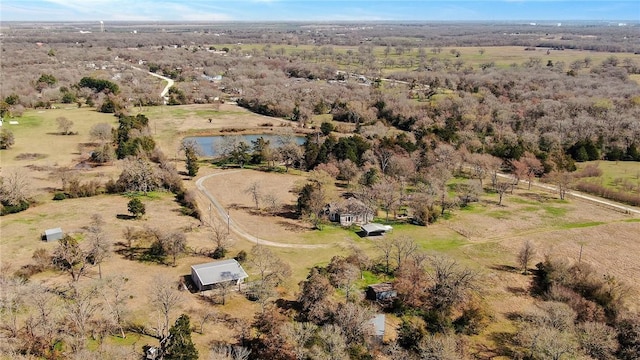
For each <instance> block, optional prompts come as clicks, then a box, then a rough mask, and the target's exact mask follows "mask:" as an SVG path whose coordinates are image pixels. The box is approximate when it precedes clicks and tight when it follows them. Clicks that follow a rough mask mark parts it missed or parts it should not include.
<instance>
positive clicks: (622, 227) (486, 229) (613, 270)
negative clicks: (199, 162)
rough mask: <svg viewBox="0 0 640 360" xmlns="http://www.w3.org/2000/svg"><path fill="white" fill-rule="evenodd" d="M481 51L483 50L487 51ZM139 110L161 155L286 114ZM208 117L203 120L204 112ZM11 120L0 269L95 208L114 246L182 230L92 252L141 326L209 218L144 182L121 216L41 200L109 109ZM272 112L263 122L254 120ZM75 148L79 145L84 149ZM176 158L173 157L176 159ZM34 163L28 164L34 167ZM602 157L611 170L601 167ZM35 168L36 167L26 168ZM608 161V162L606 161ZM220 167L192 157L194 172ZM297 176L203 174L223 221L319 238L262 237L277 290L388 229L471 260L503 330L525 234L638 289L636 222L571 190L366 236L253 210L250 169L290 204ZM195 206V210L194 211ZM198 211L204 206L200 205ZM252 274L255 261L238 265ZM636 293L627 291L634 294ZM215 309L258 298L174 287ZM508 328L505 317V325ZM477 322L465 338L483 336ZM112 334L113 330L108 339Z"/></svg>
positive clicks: (95, 172) (197, 308) (516, 296)
mask: <svg viewBox="0 0 640 360" xmlns="http://www.w3.org/2000/svg"><path fill="white" fill-rule="evenodd" d="M488 53H489V52H488V51H487V53H485V55H487V54H488ZM142 112H143V113H144V114H146V115H147V116H148V117H149V119H150V126H151V130H152V132H153V134H154V136H155V137H156V139H157V142H158V144H159V145H160V147H161V148H162V149H163V151H164V152H165V153H167V154H168V155H169V156H170V157H171V156H173V154H174V153H175V151H176V149H177V144H178V143H179V141H180V139H181V138H182V137H183V136H185V135H186V134H193V133H215V132H220V130H221V129H224V128H229V127H236V128H242V129H245V130H246V131H254V132H255V131H277V130H278V129H279V128H280V124H285V125H286V124H288V122H286V121H283V120H279V119H273V118H268V117H264V116H259V115H255V114H251V113H249V112H248V111H246V110H244V109H241V108H239V107H237V106H233V105H228V104H224V105H223V106H222V107H221V108H220V110H219V111H214V110H212V109H211V108H209V107H207V106H205V105H190V106H178V107H155V108H143V109H142ZM59 116H65V117H67V118H68V119H70V120H72V121H74V127H73V129H72V130H73V131H77V132H78V133H79V134H78V135H71V136H62V135H56V134H55V133H56V132H57V124H56V122H55V119H56V118H57V117H59ZM208 118H212V120H213V121H212V122H211V123H209V122H208ZM17 120H18V121H19V122H20V124H19V125H14V126H15V127H14V128H12V131H14V134H15V137H16V146H15V147H14V148H12V149H10V150H7V151H4V150H3V151H2V152H0V155H1V156H2V172H3V174H4V172H5V171H7V170H9V169H10V168H22V169H23V170H25V171H27V172H28V174H29V176H30V178H31V180H32V187H33V191H34V193H35V195H36V198H37V199H38V203H37V204H36V205H35V206H33V207H32V208H30V209H28V210H27V211H25V212H22V213H19V214H13V215H9V216H5V217H3V218H2V221H1V223H0V231H1V234H2V237H1V238H0V261H2V264H3V265H9V266H10V268H11V269H14V270H15V269H18V268H20V267H21V266H23V265H26V264H28V263H30V262H31V261H32V259H31V256H32V254H33V252H34V251H35V250H37V249H39V248H44V249H46V250H48V251H53V250H54V249H55V246H56V244H54V243H43V242H41V241H40V235H41V234H42V232H43V231H44V230H45V229H48V228H51V227H57V226H62V227H63V230H64V231H65V232H67V233H72V234H81V233H82V232H84V228H83V227H84V226H85V225H86V224H87V222H88V221H89V219H90V216H91V215H92V214H94V213H99V214H101V215H102V217H103V218H104V219H105V221H106V225H105V230H106V231H107V232H108V234H109V236H110V240H111V242H112V246H113V250H114V251H115V250H118V249H121V248H122V245H121V244H119V243H120V242H122V241H123V235H122V234H123V231H124V230H125V229H126V228H127V227H134V228H136V229H142V228H143V227H155V228H160V229H163V230H165V231H177V230H180V231H183V232H184V233H185V235H186V237H187V241H188V246H189V248H190V249H192V250H194V252H193V253H191V254H189V255H184V256H182V257H180V258H178V261H177V264H176V266H170V265H160V264H156V263H151V262H141V261H132V260H127V259H125V258H124V257H123V256H122V255H120V254H118V253H115V252H114V253H113V254H112V256H110V257H109V258H108V259H106V261H105V262H104V263H103V272H104V274H105V275H106V276H110V275H114V274H119V275H123V276H125V277H127V278H128V279H129V281H128V284H127V291H129V292H131V294H132V296H131V298H130V299H127V303H126V306H127V309H128V311H129V316H130V317H131V319H132V321H133V322H134V323H136V324H142V325H145V326H151V325H153V324H151V322H153V319H152V318H153V317H154V315H150V311H149V305H148V296H147V295H146V292H147V291H148V289H149V284H150V283H152V282H153V279H154V277H155V276H157V275H158V274H162V276H163V277H166V278H168V279H175V280H177V279H179V278H181V277H183V276H186V275H188V274H189V273H190V266H191V265H193V264H198V263H203V262H207V261H210V260H211V259H210V258H208V257H206V256H204V255H200V254H202V253H203V252H204V251H205V250H207V249H209V250H211V249H212V248H213V243H212V241H211V240H210V234H209V232H208V230H207V229H206V228H205V227H204V226H202V225H201V224H200V223H199V222H198V221H196V220H195V219H193V218H190V217H186V216H183V215H181V214H180V212H179V206H178V205H177V204H176V202H175V201H174V199H173V196H172V195H171V194H168V193H153V194H151V195H150V196H148V197H143V199H142V200H143V202H144V203H145V204H146V206H147V214H146V215H145V216H144V217H143V218H142V219H140V220H127V219H126V218H123V217H119V216H118V215H122V214H126V212H127V209H126V203H127V201H128V198H127V197H125V196H120V195H101V196H97V197H93V198H88V199H72V200H64V201H61V202H54V201H52V200H51V190H52V189H55V188H56V187H59V184H58V181H57V180H56V179H55V178H53V177H52V176H51V171H52V169H53V168H55V167H56V166H60V165H69V166H74V165H75V164H77V163H78V161H79V160H80V158H81V155H80V154H79V153H78V150H77V149H78V146H77V145H78V143H83V142H87V141H88V130H89V129H90V128H91V126H93V124H96V123H99V122H109V123H112V124H114V125H115V118H114V117H113V116H111V115H106V114H100V113H97V112H95V111H92V110H90V109H86V108H81V109H77V108H75V107H69V108H63V109H55V110H45V111H28V112H26V113H25V116H24V117H23V118H18V119H17ZM266 122H269V123H271V124H272V125H273V126H272V127H261V124H264V123H266ZM21 153H39V154H43V156H44V157H43V158H41V159H32V160H17V159H16V156H17V155H18V154H21ZM85 156H86V154H85ZM176 164H177V165H178V167H179V169H182V166H183V165H182V162H181V161H179V162H176ZM619 164H620V166H623V165H624V166H627V167H626V168H625V169H621V168H618V167H617V166H618V164H601V166H602V167H603V170H605V168H604V167H605V166H606V169H607V170H605V173H610V174H611V175H610V177H611V178H612V179H615V178H616V177H629V178H630V179H635V176H636V174H637V169H636V168H632V167H629V166H632V165H635V166H637V163H635V164H631V163H619ZM34 166H35V168H34ZM609 166H611V170H610V171H609ZM34 169H37V170H34ZM614 169H615V171H614ZM118 171H119V169H118V167H117V164H113V165H109V166H104V167H100V168H95V169H90V170H83V171H82V172H81V174H82V177H83V179H84V178H86V177H102V178H103V179H106V178H108V177H109V176H113V175H116V174H117V173H118ZM221 171H222V170H220V169H217V168H215V167H213V166H211V165H208V164H203V166H202V167H201V169H200V174H199V176H204V175H208V174H212V173H216V172H221ZM301 180H304V174H300V172H297V171H296V172H293V173H290V174H274V173H265V172H260V171H255V170H243V171H241V172H235V173H231V172H228V175H224V176H220V177H215V178H212V179H211V180H210V181H206V182H205V185H206V186H207V188H208V189H209V191H210V192H211V193H212V194H213V195H214V196H215V197H216V198H217V199H218V200H219V201H220V203H221V204H222V205H223V206H225V207H228V208H230V209H231V216H232V217H233V219H234V221H236V222H237V223H238V224H240V225H241V226H242V228H243V229H245V230H246V231H247V232H249V233H250V234H256V235H259V236H261V237H263V238H264V239H267V240H270V241H278V242H282V243H289V244H294V245H295V244H301V243H313V244H324V245H325V247H322V248H320V249H314V250H309V249H298V248H295V247H291V248H273V251H274V253H275V254H277V255H278V256H279V257H281V258H282V259H283V260H284V261H286V262H287V263H288V264H290V266H291V268H292V273H293V276H292V278H291V279H290V280H289V281H288V282H287V283H286V284H284V285H283V286H282V287H281V288H280V289H279V290H280V292H281V296H283V297H284V298H287V299H293V298H295V297H296V295H297V292H298V283H299V282H300V281H302V280H303V279H304V278H305V277H306V275H307V274H308V271H309V269H310V268H311V267H313V266H316V265H326V264H327V263H328V262H329V261H330V260H331V258H332V257H333V256H335V255H346V254H347V253H348V251H350V250H349V249H350V248H352V247H354V246H356V247H357V248H359V249H360V251H364V252H365V253H367V254H368V255H369V256H370V257H371V258H372V259H377V258H379V257H380V252H379V251H378V250H377V249H376V243H377V242H380V241H387V240H388V239H389V238H393V237H396V236H408V237H411V238H413V239H415V240H416V242H417V244H418V246H419V248H420V249H421V250H423V251H425V252H427V253H429V254H443V255H445V256H449V257H452V258H454V259H456V260H457V261H459V262H460V263H462V264H464V265H466V266H469V267H471V268H473V269H474V270H476V271H478V273H479V279H480V283H481V288H482V290H481V295H482V297H483V299H484V301H486V303H487V304H488V305H489V306H490V308H491V311H492V313H493V315H494V318H495V320H496V322H495V324H493V325H492V326H491V327H490V328H489V329H488V330H487V331H510V330H509V329H510V326H511V325H510V322H509V320H508V319H507V318H506V314H508V312H509V311H514V310H518V309H522V308H523V307H525V306H526V305H527V304H529V303H532V300H531V299H530V298H529V297H527V296H525V295H523V294H526V289H527V288H528V284H529V281H530V277H527V276H523V275H521V274H519V273H518V272H517V271H511V270H505V269H509V268H511V267H513V266H515V254H516V253H517V252H518V250H519V248H520V247H521V246H522V243H523V242H524V241H525V240H531V241H533V242H534V244H535V246H536V248H537V255H536V257H535V259H534V263H535V262H537V261H540V260H542V259H543V257H544V255H545V254H553V255H554V256H559V257H562V258H565V259H567V260H569V261H577V257H578V254H579V250H580V248H581V247H583V248H584V249H583V254H582V261H586V262H589V263H590V264H592V265H593V266H594V267H595V269H596V271H598V272H600V273H602V274H605V273H606V274H611V275H613V276H615V277H616V278H617V279H620V280H622V281H624V282H625V283H627V284H629V286H630V287H631V289H632V290H633V291H634V292H636V293H637V292H638V291H640V284H639V283H638V282H637V279H638V278H640V268H638V266H637V257H638V254H640V239H638V236H637V234H638V233H640V222H639V221H638V219H637V218H634V217H632V216H630V215H625V214H621V213H617V212H615V211H612V210H609V209H605V208H601V207H598V206H595V205H592V204H590V203H586V202H582V201H579V200H569V201H560V200H557V199H556V198H555V194H549V193H544V192H536V191H529V190H524V189H516V190H515V192H514V194H506V195H505V198H504V200H503V206H498V205H497V196H496V195H495V194H486V195H485V196H483V197H482V199H481V201H480V202H479V203H475V204H473V205H471V206H470V207H468V208H466V209H462V210H455V211H453V212H452V213H450V214H448V216H447V217H446V218H445V219H441V220H439V221H438V222H437V223H435V224H433V225H430V226H428V227H421V226H415V225H410V224H396V225H394V230H393V232H392V233H390V234H388V235H385V236H382V237H374V238H361V237H359V236H358V235H356V233H355V232H354V231H353V229H343V228H340V227H337V226H333V225H331V226H326V227H325V228H324V230H322V231H317V230H311V229H310V226H309V224H306V223H302V222H300V221H299V220H296V219H291V218H288V217H285V216H272V215H267V214H265V213H263V212H261V211H255V210H254V209H253V207H254V206H253V204H252V201H251V198H250V196H249V195H248V194H246V192H245V190H244V189H246V187H247V186H248V185H249V184H251V183H252V182H253V181H260V184H261V186H262V187H263V189H264V191H265V193H267V192H268V193H272V194H275V195H277V197H278V198H279V199H280V201H281V203H282V204H284V205H290V206H292V205H293V204H294V203H295V199H296V196H297V195H296V193H295V192H292V191H291V189H292V188H293V187H294V186H295V184H296V183H297V182H299V181H301ZM185 184H186V186H187V187H188V188H194V187H195V185H194V181H193V180H187V181H185ZM198 202H199V205H200V208H201V209H207V207H208V200H207V199H206V198H205V197H204V196H201V195H199V196H198ZM205 212H206V211H205ZM205 216H206V214H205ZM234 237H235V242H234V244H233V246H232V247H231V248H230V251H229V256H230V257H232V256H234V255H236V254H237V253H238V251H240V250H245V251H249V250H250V249H251V247H252V246H253V244H252V243H250V242H248V241H246V240H244V239H242V238H240V237H238V236H237V235H235V236H234ZM247 271H248V272H249V274H250V275H251V279H255V278H256V276H257V275H256V272H255V271H254V269H252V268H251V266H250V265H247ZM68 277H69V276H68V275H66V274H62V273H59V272H53V271H49V272H46V273H43V274H39V275H36V276H35V277H34V278H32V281H35V282H37V281H42V282H44V283H46V284H62V283H66V282H67V281H68ZM96 277H97V270H96V269H91V271H90V272H89V274H88V276H87V277H86V278H83V279H82V280H81V282H90V281H92V280H91V279H92V278H93V279H95V278H96ZM380 279H381V278H380V277H377V276H374V275H373V274H367V276H366V279H365V280H364V281H362V282H361V283H360V285H361V286H362V287H364V286H365V285H366V284H368V283H371V282H375V281H378V280H380ZM635 299H637V297H636V298H635ZM631 306H632V307H636V308H638V307H640V304H639V303H638V302H637V300H633V299H632V301H631ZM211 309H214V311H215V312H216V313H218V314H221V315H222V314H226V315H227V316H230V317H232V318H234V319H243V320H245V321H250V320H251V319H252V318H253V315H254V313H255V312H256V311H258V309H259V305H258V304H256V303H252V302H250V301H248V300H246V299H245V298H244V297H242V296H241V295H240V294H234V295H233V296H232V297H231V299H230V301H228V303H227V305H225V306H221V305H216V306H215V307H213V308H212V305H211V303H210V301H209V300H208V298H207V297H201V296H200V295H199V294H189V293H185V294H183V301H182V302H181V305H180V308H179V309H178V310H176V311H175V313H174V314H173V316H174V317H177V315H179V313H180V312H187V313H189V314H190V315H192V317H193V318H194V319H195V318H198V317H199V316H201V315H200V314H202V313H203V312H206V311H210V310H211ZM511 330H512V329H511ZM237 331H238V329H237V328H234V327H233V326H231V325H228V324H227V323H226V322H217V323H215V324H213V323H211V324H207V325H206V326H205V333H204V334H203V335H200V334H197V335H196V334H194V340H195V342H196V343H197V345H198V347H199V348H200V349H201V351H202V352H203V353H206V349H207V348H208V347H209V345H210V343H211V342H212V341H215V340H229V339H231V338H233V336H234V335H235V334H236V332H237ZM489 337H490V335H489V334H488V332H486V333H485V334H484V335H483V337H481V338H479V339H476V340H474V341H476V342H479V343H481V342H485V341H489V340H488V339H489ZM131 341H136V345H138V346H142V345H143V344H144V343H152V341H153V340H150V339H147V338H142V339H137V340H131ZM109 342H110V343H118V340H115V339H112V340H109Z"/></svg>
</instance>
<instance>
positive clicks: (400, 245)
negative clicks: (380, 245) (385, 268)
mask: <svg viewBox="0 0 640 360" xmlns="http://www.w3.org/2000/svg"><path fill="white" fill-rule="evenodd" d="M390 242H391V245H392V246H393V252H394V254H395V258H396V265H397V267H398V268H401V267H402V265H403V264H404V263H405V262H406V261H407V259H409V257H410V256H411V255H412V254H413V253H415V252H416V251H417V250H418V244H416V242H415V240H413V239H412V238H410V237H408V236H399V237H396V238H394V239H393V240H392V241H390Z"/></svg>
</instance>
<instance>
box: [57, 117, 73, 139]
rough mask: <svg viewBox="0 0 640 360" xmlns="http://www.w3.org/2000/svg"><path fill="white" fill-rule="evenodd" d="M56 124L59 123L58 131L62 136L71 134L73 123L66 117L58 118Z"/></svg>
mask: <svg viewBox="0 0 640 360" xmlns="http://www.w3.org/2000/svg"><path fill="white" fill-rule="evenodd" d="M56 122H57V123H58V130H59V131H60V133H61V134H62V135H69V134H70V131H71V127H72V126H73V121H71V120H69V119H67V118H66V117H64V116H60V117H58V118H56Z"/></svg>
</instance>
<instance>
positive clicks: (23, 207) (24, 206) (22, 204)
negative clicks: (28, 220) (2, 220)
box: [0, 201, 29, 216]
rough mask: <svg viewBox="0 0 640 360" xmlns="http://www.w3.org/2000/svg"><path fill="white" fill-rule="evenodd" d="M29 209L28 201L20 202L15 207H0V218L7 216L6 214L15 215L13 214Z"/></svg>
mask: <svg viewBox="0 0 640 360" xmlns="http://www.w3.org/2000/svg"><path fill="white" fill-rule="evenodd" d="M28 208H29V202H28V201H21V202H20V203H18V204H16V205H4V204H3V205H2V210H0V216H4V215H8V214H15V213H19V212H21V211H25V210H27V209H28Z"/></svg>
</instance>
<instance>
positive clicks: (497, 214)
mask: <svg viewBox="0 0 640 360" xmlns="http://www.w3.org/2000/svg"><path fill="white" fill-rule="evenodd" d="M487 216H489V217H492V218H494V219H498V220H504V219H509V218H511V212H510V211H506V210H496V211H491V212H488V213H487Z"/></svg>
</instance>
